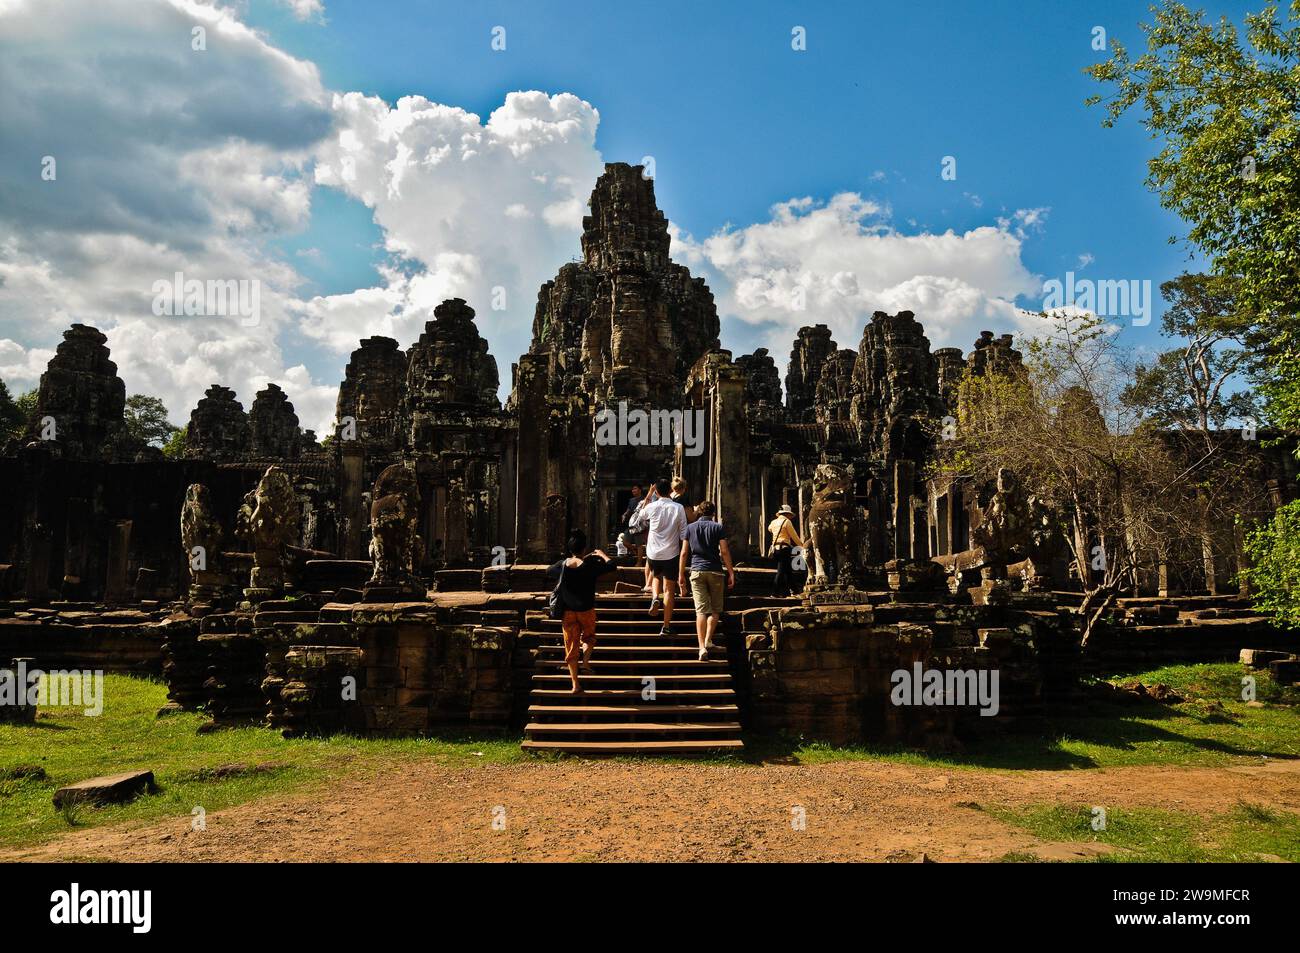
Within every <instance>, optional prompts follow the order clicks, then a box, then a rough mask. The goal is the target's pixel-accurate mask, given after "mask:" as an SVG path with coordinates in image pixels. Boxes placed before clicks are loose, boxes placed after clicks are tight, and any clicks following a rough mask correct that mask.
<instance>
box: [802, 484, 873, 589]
mask: <svg viewBox="0 0 1300 953" xmlns="http://www.w3.org/2000/svg"><path fill="white" fill-rule="evenodd" d="M865 535H866V534H865V532H864V527H863V518H862V510H861V508H860V507H859V506H858V505H857V503H856V502H855V501H854V499H853V482H852V480H851V478H850V477H849V474H848V471H847V470H845V469H844V468H843V467H839V466H835V465H833V464H828V463H823V464H821V465H820V466H818V467H817V470H816V473H815V474H814V476H813V503H812V508H811V509H810V510H809V511H808V543H809V545H810V546H811V548H812V554H813V566H814V569H813V574H812V578H811V580H810V585H812V586H815V587H819V588H820V587H826V586H834V585H838V586H841V587H856V586H857V585H858V584H860V583H861V582H862V577H863V572H864V560H863V554H862V544H863V540H864V538H865Z"/></svg>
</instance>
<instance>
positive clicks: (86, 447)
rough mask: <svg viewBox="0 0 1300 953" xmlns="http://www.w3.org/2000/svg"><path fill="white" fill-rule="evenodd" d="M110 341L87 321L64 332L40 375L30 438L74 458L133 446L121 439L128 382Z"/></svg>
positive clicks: (108, 453) (95, 456)
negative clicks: (119, 373) (120, 372)
mask: <svg viewBox="0 0 1300 953" xmlns="http://www.w3.org/2000/svg"><path fill="white" fill-rule="evenodd" d="M107 341H108V338H107V337H105V336H104V333H103V332H102V331H100V330H99V329H98V328H92V327H89V326H88V325H85V324H74V325H72V327H70V328H69V329H68V330H66V331H64V332H63V340H62V341H61V342H60V343H59V346H58V348H57V350H56V351H55V352H54V357H52V358H51V359H50V363H49V365H48V366H47V368H46V370H45V373H44V374H42V375H41V382H40V388H39V390H38V391H37V395H36V412H35V414H34V415H33V416H32V419H31V422H30V424H29V425H28V431H27V439H28V440H32V441H38V442H40V443H42V444H44V445H46V446H51V447H57V448H58V449H59V451H60V452H61V453H62V454H63V455H64V456H67V457H70V458H73V459H104V458H107V457H111V456H113V455H114V454H115V453H117V452H120V451H123V450H126V449H129V448H126V447H125V446H124V445H123V443H122V441H123V439H124V433H125V432H124V427H123V411H124V409H125V407H126V385H125V384H123V383H122V379H121V378H120V377H118V376H117V365H116V364H114V363H113V362H112V361H111V360H110V359H109V354H108V347H107V346H106V344H107Z"/></svg>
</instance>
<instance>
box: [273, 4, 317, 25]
mask: <svg viewBox="0 0 1300 953" xmlns="http://www.w3.org/2000/svg"><path fill="white" fill-rule="evenodd" d="M280 3H282V4H283V5H284V6H286V7H288V8H289V11H290V12H291V13H292V14H293V15H294V17H295V18H296V19H299V20H303V21H307V20H315V21H316V22H318V23H321V22H324V20H325V4H324V3H323V2H322V0H280Z"/></svg>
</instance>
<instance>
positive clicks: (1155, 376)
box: [1120, 274, 1255, 440]
mask: <svg viewBox="0 0 1300 953" xmlns="http://www.w3.org/2000/svg"><path fill="white" fill-rule="evenodd" d="M1160 292H1161V294H1162V295H1164V298H1165V300H1166V301H1168V302H1169V308H1168V310H1167V311H1165V315H1164V318H1163V319H1162V321H1161V326H1162V327H1161V330H1162V331H1163V332H1164V334H1165V335H1167V336H1168V337H1171V338H1174V339H1176V340H1179V342H1180V343H1179V345H1178V346H1177V347H1174V348H1171V349H1169V350H1166V351H1162V352H1160V353H1159V354H1158V355H1156V358H1155V360H1154V361H1153V362H1152V363H1150V364H1144V363H1139V364H1137V366H1136V368H1135V369H1134V381H1133V383H1132V384H1130V385H1129V386H1128V387H1127V388H1126V389H1125V390H1124V391H1123V393H1122V394H1121V395H1120V396H1121V399H1123V400H1124V401H1125V402H1126V403H1128V404H1129V405H1130V406H1131V407H1132V408H1133V409H1134V410H1136V411H1137V412H1138V413H1141V414H1143V415H1144V416H1145V417H1147V419H1149V420H1151V421H1153V422H1154V423H1155V424H1156V425H1157V426H1159V427H1162V428H1166V429H1171V430H1177V431H1180V432H1183V433H1192V434H1197V435H1198V436H1200V437H1201V438H1202V439H1204V440H1209V439H1211V438H1210V434H1211V432H1212V431H1214V430H1218V429H1222V428H1223V427H1224V426H1225V425H1226V424H1227V422H1228V421H1229V420H1232V419H1241V418H1243V417H1247V416H1250V415H1251V414H1252V413H1253V412H1254V411H1255V407H1254V402H1253V401H1252V400H1251V398H1250V396H1249V395H1248V394H1246V393H1242V392H1229V391H1228V390H1227V388H1229V387H1230V386H1231V384H1232V382H1233V381H1234V380H1235V379H1237V378H1238V377H1239V376H1240V375H1241V374H1243V373H1244V372H1245V371H1246V369H1247V358H1248V354H1247V352H1246V351H1245V350H1244V349H1243V348H1242V347H1241V344H1242V343H1243V337H1244V335H1245V333H1246V331H1247V327H1248V323H1247V322H1246V321H1245V320H1243V318H1242V316H1241V314H1240V312H1239V311H1238V310H1237V308H1236V297H1235V292H1234V283H1233V282H1232V281H1231V280H1229V279H1224V278H1217V277H1215V276H1212V275H1190V274H1183V275H1180V276H1179V277H1177V278H1175V279H1173V280H1172V281H1166V282H1165V283H1164V284H1162V285H1161V286H1160ZM1230 344H1236V345H1237V347H1229V346H1227V345H1230Z"/></svg>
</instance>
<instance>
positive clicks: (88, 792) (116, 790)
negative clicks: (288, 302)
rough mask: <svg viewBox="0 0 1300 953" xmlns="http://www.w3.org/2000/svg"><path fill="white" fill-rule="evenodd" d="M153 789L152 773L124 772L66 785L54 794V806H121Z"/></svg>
mask: <svg viewBox="0 0 1300 953" xmlns="http://www.w3.org/2000/svg"><path fill="white" fill-rule="evenodd" d="M153 788H154V780H153V772H152V771H126V772H124V773H122V774H107V775H104V776H102V777H98V778H87V779H86V780H85V781H78V782H77V783H75V784H68V785H65V786H64V787H61V788H59V789H58V790H57V791H55V792H54V806H55V807H63V806H64V805H66V804H74V803H77V802H88V803H91V804H121V803H123V802H124V801H129V800H131V799H132V798H134V797H135V796H137V795H139V794H143V793H145V792H147V791H152V790H153Z"/></svg>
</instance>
